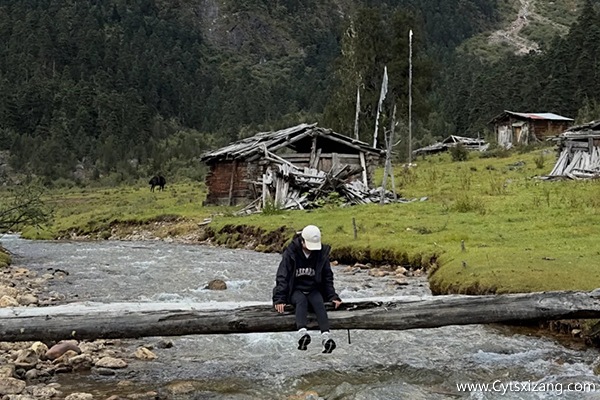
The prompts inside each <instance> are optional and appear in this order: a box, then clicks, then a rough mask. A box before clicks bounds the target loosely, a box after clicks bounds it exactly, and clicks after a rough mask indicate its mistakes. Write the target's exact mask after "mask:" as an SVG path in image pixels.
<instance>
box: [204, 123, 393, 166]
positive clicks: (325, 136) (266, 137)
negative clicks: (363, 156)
mask: <svg viewBox="0 0 600 400" xmlns="http://www.w3.org/2000/svg"><path fill="white" fill-rule="evenodd" d="M315 136H316V137H319V138H322V140H327V141H330V142H336V143H337V144H341V145H343V146H347V147H349V148H352V149H354V150H356V151H357V152H367V153H372V154H375V155H377V156H381V154H382V152H383V150H380V149H377V148H374V147H371V146H369V145H368V144H367V143H365V142H362V141H360V140H357V139H352V138H350V137H348V136H344V135H342V134H339V133H336V132H333V131H332V130H331V129H325V128H321V127H318V126H317V124H316V123H315V124H300V125H297V126H293V127H291V128H286V129H282V130H279V131H274V132H261V133H257V134H256V135H254V136H251V137H249V138H245V139H241V140H238V141H237V142H234V143H231V144H229V145H227V146H225V147H222V148H220V149H217V150H214V151H211V152H208V153H206V154H204V155H203V156H202V158H201V160H202V161H204V162H212V161H217V160H248V161H252V160H256V159H258V158H260V157H261V156H262V155H263V154H264V151H265V148H266V150H268V151H269V152H272V153H275V152H276V151H277V150H279V149H282V148H284V147H287V148H290V149H292V150H294V149H295V144H297V143H298V142H299V141H301V140H302V139H306V138H312V137H315Z"/></svg>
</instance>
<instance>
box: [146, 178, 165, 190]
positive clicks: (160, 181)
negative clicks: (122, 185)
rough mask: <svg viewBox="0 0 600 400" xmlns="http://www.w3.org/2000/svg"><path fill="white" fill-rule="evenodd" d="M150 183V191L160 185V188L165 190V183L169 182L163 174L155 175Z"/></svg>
mask: <svg viewBox="0 0 600 400" xmlns="http://www.w3.org/2000/svg"><path fill="white" fill-rule="evenodd" d="M148 183H149V184H150V191H151V192H154V188H155V187H156V186H158V188H159V189H160V190H165V185H166V184H167V181H166V179H165V177H164V176H162V175H154V176H153V177H152V179H150V182H148Z"/></svg>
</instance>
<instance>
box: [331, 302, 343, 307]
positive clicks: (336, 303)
mask: <svg viewBox="0 0 600 400" xmlns="http://www.w3.org/2000/svg"><path fill="white" fill-rule="evenodd" d="M332 302H333V305H334V307H335V308H336V309H337V308H338V307H339V306H340V305H341V304H342V301H341V300H332Z"/></svg>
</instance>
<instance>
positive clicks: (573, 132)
mask: <svg viewBox="0 0 600 400" xmlns="http://www.w3.org/2000/svg"><path fill="white" fill-rule="evenodd" d="M552 140H556V141H558V160H557V161H556V164H555V165H554V168H553V169H552V171H551V172H550V174H549V175H548V177H550V178H557V177H567V178H571V179H587V178H600V121H592V122H589V123H587V124H583V125H577V126H573V127H571V128H569V129H567V130H566V131H564V132H563V133H561V134H560V135H558V137H556V138H553V139H552Z"/></svg>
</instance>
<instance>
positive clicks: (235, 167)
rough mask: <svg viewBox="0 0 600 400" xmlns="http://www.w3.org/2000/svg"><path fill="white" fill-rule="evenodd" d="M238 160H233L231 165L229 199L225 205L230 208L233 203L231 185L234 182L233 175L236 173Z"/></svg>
mask: <svg viewBox="0 0 600 400" xmlns="http://www.w3.org/2000/svg"><path fill="white" fill-rule="evenodd" d="M237 166H238V160H235V161H234V162H233V164H232V165H231V178H230V180H229V199H228V203H227V205H229V206H231V205H232V203H233V184H234V182H235V175H236V173H237Z"/></svg>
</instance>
